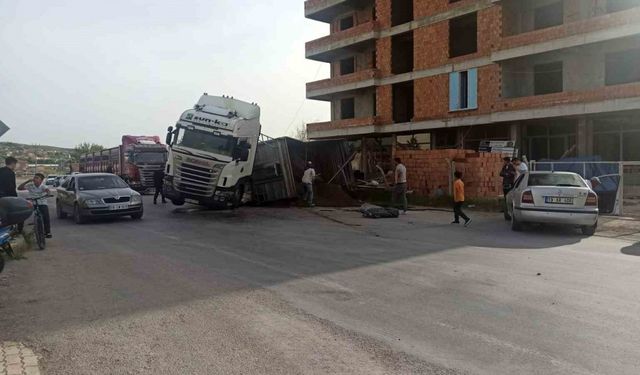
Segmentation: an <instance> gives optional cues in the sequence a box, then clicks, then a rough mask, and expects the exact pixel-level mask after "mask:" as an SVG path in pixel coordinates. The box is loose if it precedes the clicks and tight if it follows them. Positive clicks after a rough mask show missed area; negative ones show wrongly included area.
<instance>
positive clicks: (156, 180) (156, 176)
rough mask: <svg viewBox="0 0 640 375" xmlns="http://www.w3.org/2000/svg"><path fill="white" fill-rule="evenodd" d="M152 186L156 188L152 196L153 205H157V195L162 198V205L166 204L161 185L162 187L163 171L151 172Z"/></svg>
mask: <svg viewBox="0 0 640 375" xmlns="http://www.w3.org/2000/svg"><path fill="white" fill-rule="evenodd" d="M153 185H154V186H155V188H156V193H155V194H154V195H153V204H158V195H160V196H162V203H167V201H166V200H165V199H164V192H163V191H162V185H164V171H163V170H162V169H159V170H157V171H155V172H153Z"/></svg>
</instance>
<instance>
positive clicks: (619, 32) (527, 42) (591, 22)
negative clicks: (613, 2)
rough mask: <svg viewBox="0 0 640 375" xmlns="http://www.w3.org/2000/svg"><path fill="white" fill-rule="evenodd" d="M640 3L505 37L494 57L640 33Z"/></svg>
mask: <svg viewBox="0 0 640 375" xmlns="http://www.w3.org/2000/svg"><path fill="white" fill-rule="evenodd" d="M638 19H640V7H636V8H631V9H629V10H626V11H624V12H616V13H610V14H605V15H601V16H596V17H592V18H588V19H584V20H580V21H575V22H570V23H564V24H562V25H558V26H553V27H548V28H545V29H540V30H535V31H529V32H525V33H522V34H517V35H512V36H507V37H504V38H502V41H501V43H500V50H499V51H496V52H494V53H493V55H492V59H493V60H494V61H501V60H506V59H512V58H516V57H520V56H526V55H531V54H537V53H542V52H548V51H553V50H558V49H564V48H569V47H574V46H578V45H582V44H587V43H596V42H603V41H607V40H612V39H618V38H623V37H627V36H632V35H635V34H637V33H640V23H638Z"/></svg>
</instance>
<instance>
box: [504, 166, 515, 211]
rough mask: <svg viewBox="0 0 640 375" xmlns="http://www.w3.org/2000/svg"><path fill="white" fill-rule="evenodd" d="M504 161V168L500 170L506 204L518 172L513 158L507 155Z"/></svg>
mask: <svg viewBox="0 0 640 375" xmlns="http://www.w3.org/2000/svg"><path fill="white" fill-rule="evenodd" d="M502 161H503V162H504V164H503V165H502V170H500V177H502V192H503V193H504V203H505V205H506V204H507V193H508V192H510V191H511V189H513V183H514V182H515V180H516V175H517V174H518V173H517V172H516V168H515V167H514V166H513V164H511V158H509V157H505V158H503V159H502ZM505 209H506V208H505ZM505 212H506V211H505Z"/></svg>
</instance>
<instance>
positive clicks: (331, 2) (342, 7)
mask: <svg viewBox="0 0 640 375" xmlns="http://www.w3.org/2000/svg"><path fill="white" fill-rule="evenodd" d="M353 2H354V1H352V0H307V1H305V2H304V16H305V17H307V18H310V19H312V20H316V21H321V22H331V20H332V19H333V18H334V17H335V16H336V15H337V14H339V13H344V12H345V11H347V10H349V5H350V3H353Z"/></svg>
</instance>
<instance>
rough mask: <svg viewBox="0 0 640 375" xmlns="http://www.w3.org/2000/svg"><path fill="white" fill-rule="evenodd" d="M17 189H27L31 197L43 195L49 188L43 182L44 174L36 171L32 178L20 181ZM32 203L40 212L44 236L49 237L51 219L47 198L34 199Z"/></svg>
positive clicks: (47, 192)
mask: <svg viewBox="0 0 640 375" xmlns="http://www.w3.org/2000/svg"><path fill="white" fill-rule="evenodd" d="M18 190H27V191H28V192H29V196H30V197H32V198H35V197H43V196H46V195H47V194H49V189H48V188H47V186H46V185H45V184H44V175H43V174H42V173H36V174H35V176H33V180H31V181H26V182H24V183H22V184H21V185H20V186H18ZM33 204H34V205H37V206H38V209H39V210H40V214H42V221H44V233H45V236H46V237H47V238H51V220H50V218H49V206H48V205H47V198H40V199H36V200H35V201H34V202H33Z"/></svg>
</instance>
